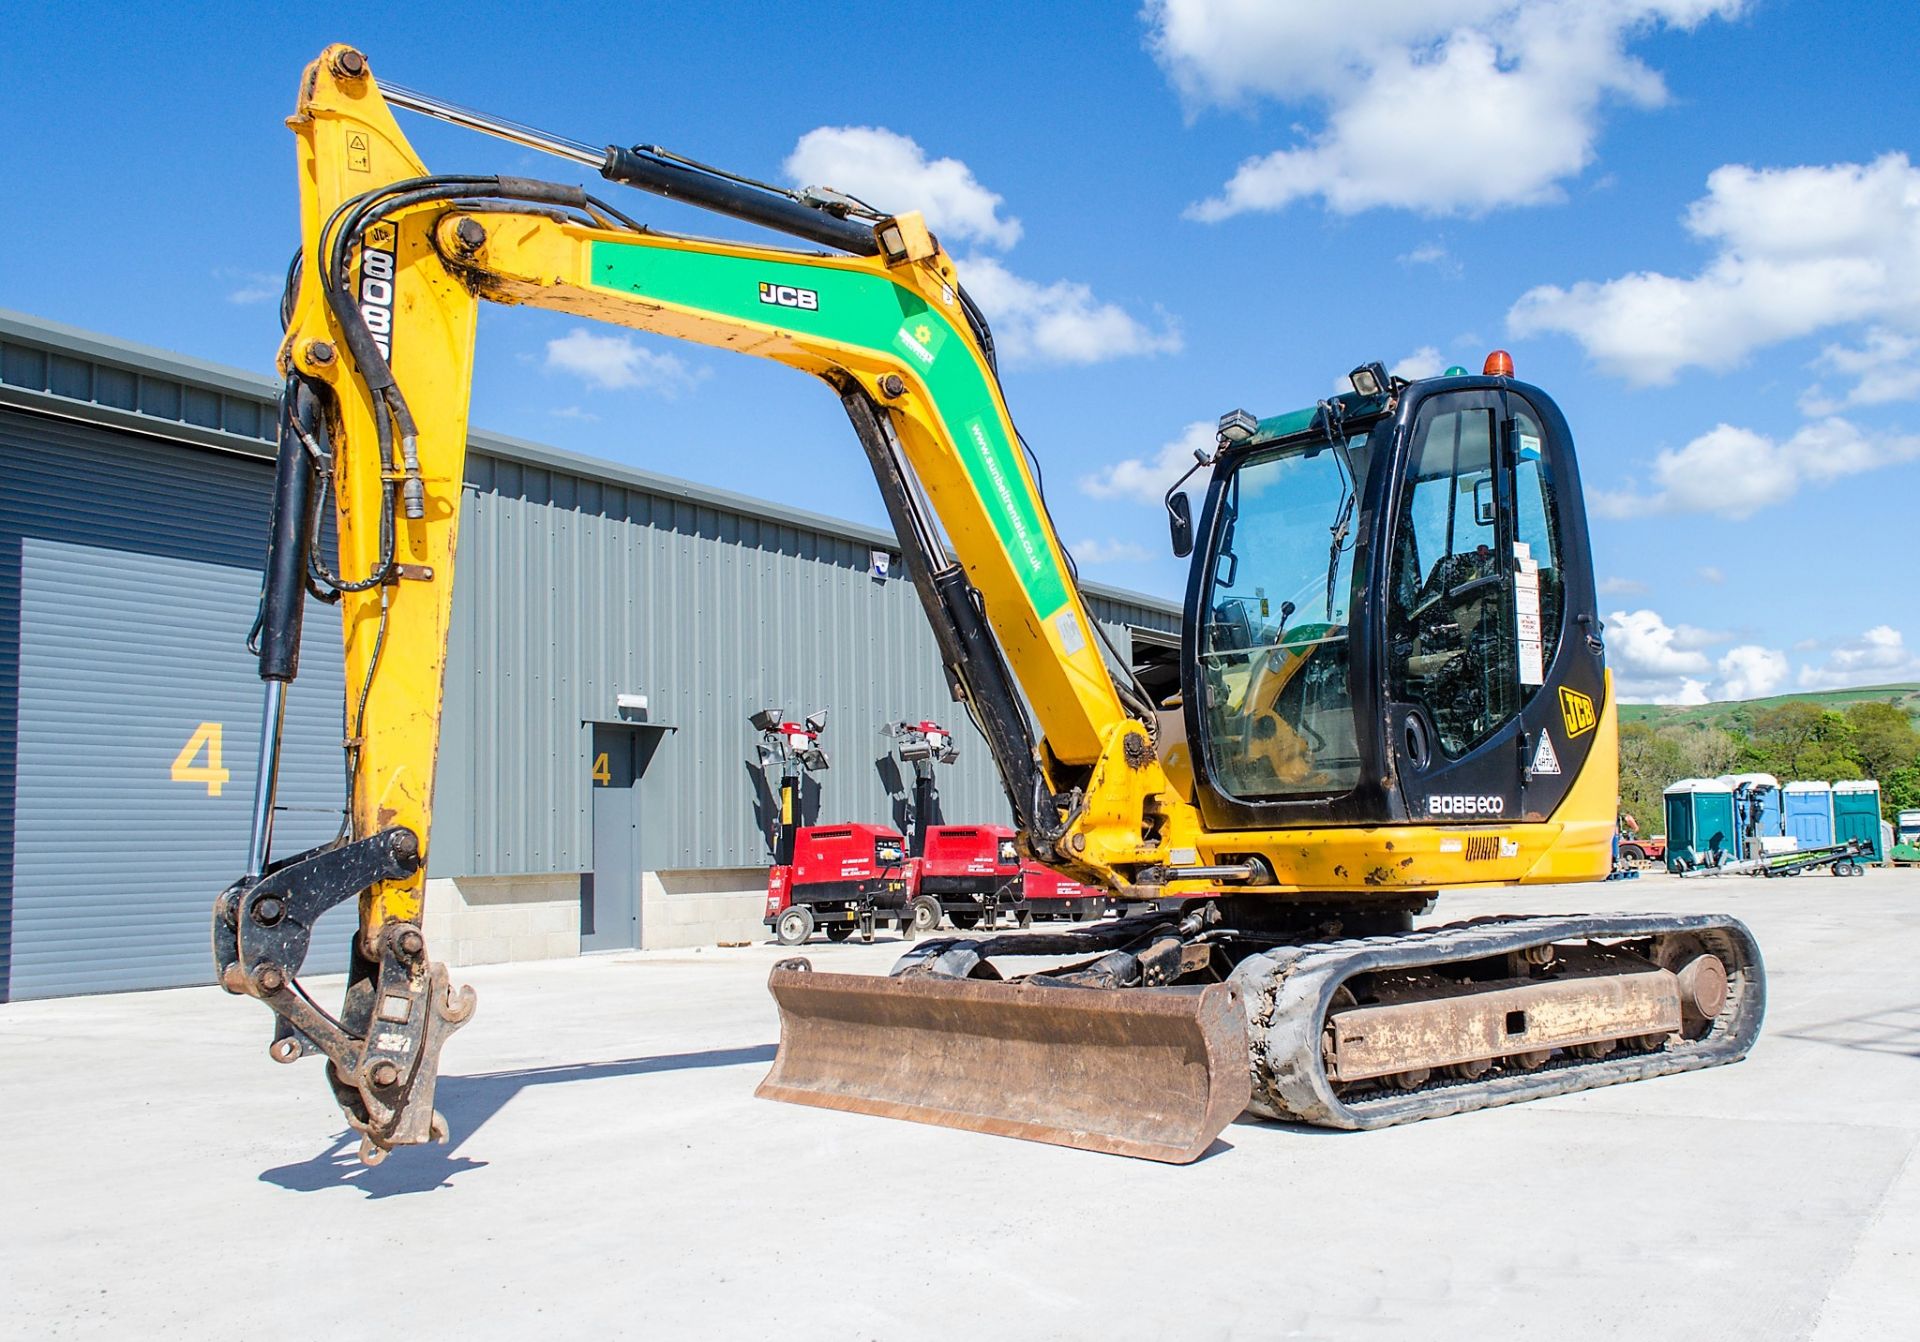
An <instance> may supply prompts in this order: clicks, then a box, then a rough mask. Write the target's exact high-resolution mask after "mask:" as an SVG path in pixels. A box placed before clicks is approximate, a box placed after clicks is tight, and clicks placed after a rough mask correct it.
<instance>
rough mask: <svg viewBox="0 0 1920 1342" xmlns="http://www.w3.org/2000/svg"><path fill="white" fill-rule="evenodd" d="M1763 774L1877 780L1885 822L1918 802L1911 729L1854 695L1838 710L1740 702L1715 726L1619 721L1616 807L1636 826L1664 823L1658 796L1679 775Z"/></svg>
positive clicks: (1916, 742) (1649, 829)
mask: <svg viewBox="0 0 1920 1342" xmlns="http://www.w3.org/2000/svg"><path fill="white" fill-rule="evenodd" d="M1728 773H1736V774H1738V773H1766V774H1772V775H1773V776H1774V777H1775V778H1778V779H1779V780H1780V781H1781V782H1782V783H1791V782H1802V781H1804V782H1821V781H1824V782H1828V783H1839V782H1843V781H1845V780H1847V779H1851V778H1877V779H1878V780H1880V813H1881V814H1882V815H1883V816H1885V817H1886V818H1887V819H1888V820H1891V819H1893V816H1894V813H1895V812H1896V811H1901V810H1912V809H1914V808H1916V807H1920V731H1916V730H1915V729H1914V726H1913V723H1912V722H1911V721H1910V720H1909V719H1908V718H1907V715H1906V714H1905V713H1904V712H1902V711H1901V710H1900V709H1899V708H1897V707H1896V706H1894V705H1893V704H1889V703H1882V702H1879V701H1874V700H1860V701H1859V702H1856V703H1852V704H1848V705H1847V707H1846V709H1845V710H1844V711H1842V710H1836V709H1831V708H1824V707H1822V706H1821V705H1819V704H1817V703H1811V702H1808V701H1806V700H1793V701H1790V702H1788V703H1784V704H1781V705H1779V706H1777V707H1772V708H1751V709H1749V708H1741V709H1736V710H1735V711H1734V712H1733V713H1732V714H1730V715H1729V716H1728V717H1727V718H1726V719H1725V721H1724V723H1723V724H1711V723H1687V724H1681V723H1675V724H1671V725H1668V726H1655V725H1654V724H1652V723H1647V722H1629V723H1623V724H1622V725H1621V727H1620V809H1621V810H1623V811H1625V812H1627V813H1628V814H1630V815H1633V816H1635V817H1636V818H1637V819H1638V820H1639V821H1640V828H1641V830H1642V831H1643V832H1644V833H1648V834H1658V833H1660V832H1661V831H1663V830H1664V829H1665V828H1666V811H1665V809H1664V803H1663V802H1662V800H1661V798H1662V795H1663V794H1664V793H1665V792H1666V789H1667V787H1668V785H1669V784H1672V783H1676V782H1678V781H1679V780H1680V779H1682V778H1717V777H1719V776H1720V775H1721V774H1728Z"/></svg>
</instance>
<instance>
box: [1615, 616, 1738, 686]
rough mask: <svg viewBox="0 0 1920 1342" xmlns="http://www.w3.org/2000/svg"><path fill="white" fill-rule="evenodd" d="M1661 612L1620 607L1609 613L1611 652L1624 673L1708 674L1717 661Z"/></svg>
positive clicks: (1639, 675) (1663, 675)
mask: <svg viewBox="0 0 1920 1342" xmlns="http://www.w3.org/2000/svg"><path fill="white" fill-rule="evenodd" d="M1686 628H1687V626H1685V625H1682V626H1681V627H1680V629H1675V628H1673V627H1672V626H1670V625H1669V624H1668V623H1667V622H1666V621H1665V620H1663V619H1661V618H1660V614H1659V612H1657V611H1651V610H1616V611H1615V612H1613V614H1611V615H1609V616H1607V629H1606V635H1607V652H1608V654H1609V656H1610V658H1611V660H1612V661H1613V662H1614V664H1615V665H1616V667H1617V668H1618V669H1619V670H1620V671H1621V673H1622V674H1624V675H1628V676H1634V677H1639V678H1645V677H1672V676H1704V675H1706V674H1708V673H1709V672H1711V671H1712V670H1713V663H1712V662H1710V661H1708V660H1707V655H1706V654H1705V653H1704V652H1701V651H1700V650H1699V648H1698V647H1697V646H1688V644H1689V643H1690V642H1691V640H1683V638H1682V635H1681V630H1682V629H1686Z"/></svg>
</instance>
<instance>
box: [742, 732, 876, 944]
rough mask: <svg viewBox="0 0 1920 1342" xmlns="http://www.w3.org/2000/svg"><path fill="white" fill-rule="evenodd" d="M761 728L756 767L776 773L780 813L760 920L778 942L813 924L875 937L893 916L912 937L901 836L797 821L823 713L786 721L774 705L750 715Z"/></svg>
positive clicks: (813, 768) (816, 756) (841, 937)
mask: <svg viewBox="0 0 1920 1342" xmlns="http://www.w3.org/2000/svg"><path fill="white" fill-rule="evenodd" d="M749 721H751V722H752V723H753V725H754V727H755V728H756V729H757V730H758V731H759V733H760V767H761V768H762V769H763V770H765V771H766V772H768V773H772V772H773V770H774V769H775V768H776V767H778V769H779V771H780V792H779V799H778V805H779V813H778V814H777V815H776V816H775V818H774V819H775V824H774V831H773V866H772V867H770V868H769V869H768V871H767V913H766V917H765V918H763V919H762V920H761V921H762V922H764V923H766V925H767V926H768V927H770V928H772V929H773V935H774V938H775V940H777V941H778V942H779V943H780V944H781V945H783V946H798V945H800V944H801V943H802V942H804V941H806V940H807V939H808V938H810V937H811V936H812V935H813V934H814V931H815V929H816V928H825V929H826V933H827V938H828V939H829V940H831V941H845V940H846V939H847V938H849V937H851V936H852V935H853V934H854V933H855V932H856V931H857V932H859V933H860V936H861V939H862V940H864V941H872V940H873V929H874V926H875V925H876V924H877V923H883V922H890V923H892V924H894V926H896V927H898V928H899V929H900V931H901V933H902V935H906V936H911V935H912V931H911V929H912V925H913V914H912V912H911V911H910V910H909V909H908V907H907V900H908V897H909V895H910V894H911V891H910V889H909V884H910V882H911V879H912V874H911V872H910V871H909V868H908V863H907V844H906V840H904V839H902V838H901V837H900V833H899V831H898V830H892V829H888V828H886V827H885V826H884V825H800V824H798V823H797V821H798V820H799V809H800V774H801V770H802V769H805V770H806V771H807V772H808V773H817V772H819V771H820V770H823V769H825V768H826V767H827V752H826V751H824V750H822V749H821V748H820V733H821V732H822V731H823V730H824V729H825V728H826V725H827V715H826V713H825V712H824V711H823V712H819V713H809V714H808V715H807V719H806V721H805V722H788V721H787V720H786V714H785V713H783V712H782V711H781V710H780V709H777V708H768V709H762V710H761V711H760V712H758V713H755V714H754V715H753V716H752V718H751V719H749Z"/></svg>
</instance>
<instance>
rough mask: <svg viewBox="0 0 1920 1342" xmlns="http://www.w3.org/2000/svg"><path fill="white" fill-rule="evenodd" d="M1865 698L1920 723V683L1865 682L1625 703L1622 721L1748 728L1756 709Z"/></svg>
mask: <svg viewBox="0 0 1920 1342" xmlns="http://www.w3.org/2000/svg"><path fill="white" fill-rule="evenodd" d="M1863 700H1873V701H1878V702H1881V703H1890V704H1893V705H1895V706H1896V707H1898V708H1900V709H1902V710H1903V711H1904V712H1905V713H1906V715H1907V716H1908V717H1909V718H1911V719H1912V720H1913V721H1914V723H1915V725H1917V726H1920V683H1915V682H1911V681H1909V682H1907V683H1906V684H1902V685H1863V686H1860V687H1859V688H1858V689H1851V690H1816V691H1811V692H1809V693H1805V694H1777V695H1774V696H1773V697H1771V698H1768V699H1729V700H1727V701H1726V702H1724V703H1717V704H1695V705H1691V706H1688V707H1680V706H1678V705H1674V704H1621V705H1620V721H1621V723H1622V724H1625V723H1629V722H1644V723H1647V724H1648V725H1649V726H1653V727H1719V728H1721V729H1723V730H1733V729H1736V728H1741V729H1744V728H1745V727H1747V726H1748V725H1749V724H1750V723H1751V722H1752V720H1753V712H1754V710H1755V709H1763V708H1779V707H1780V706H1781V705H1782V704H1790V703H1796V702H1797V703H1809V704H1819V705H1820V706H1821V707H1822V708H1831V709H1833V710H1835V711H1843V710H1845V708H1846V707H1847V705H1848V704H1857V703H1860V702H1862V701H1863Z"/></svg>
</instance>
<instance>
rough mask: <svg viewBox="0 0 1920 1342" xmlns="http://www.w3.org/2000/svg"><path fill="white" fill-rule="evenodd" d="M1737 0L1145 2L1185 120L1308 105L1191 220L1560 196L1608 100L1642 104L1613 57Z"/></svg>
mask: <svg viewBox="0 0 1920 1342" xmlns="http://www.w3.org/2000/svg"><path fill="white" fill-rule="evenodd" d="M1744 3H1745V0H1604V3H1602V2H1596V0H1351V2H1350V3H1347V4H1341V5H1329V4H1321V3H1314V0H1299V2H1298V3H1290V4H1282V3H1275V0H1150V3H1149V4H1148V5H1147V7H1146V10H1145V12H1144V16H1145V18H1146V20H1147V23H1148V26H1149V29H1150V31H1149V34H1148V45H1149V47H1150V48H1151V49H1152V51H1153V53H1154V55H1155V57H1156V58H1157V59H1158V60H1159V62H1160V64H1161V66H1162V68H1164V69H1165V70H1166V72H1167V74H1168V76H1169V77H1170V78H1171V79H1172V81H1173V83H1174V85H1175V86H1176V87H1177V88H1178V89H1179V90H1180V92H1181V95H1182V97H1183V98H1184V99H1185V101H1186V103H1187V106H1188V109H1189V111H1190V112H1192V111H1194V110H1197V109H1198V108H1201V107H1205V106H1210V105H1211V106H1224V107H1234V106H1244V105H1248V104H1252V103H1255V102H1257V101H1258V100H1260V99H1263V98H1271V99H1274V100H1277V101H1280V102H1283V103H1290V104H1299V103H1310V104H1313V105H1315V106H1316V107H1318V108H1320V109H1322V110H1323V112H1324V115H1323V116H1322V118H1321V121H1320V124H1319V125H1318V126H1317V128H1306V129H1301V128H1296V131H1295V134H1296V140H1295V143H1294V144H1293V145H1291V146H1290V147H1287V148H1282V149H1279V150H1277V151H1275V152H1273V153H1269V154H1264V155H1260V156H1257V157H1254V158H1250V159H1248V160H1247V161H1246V162H1244V163H1242V164H1241V165H1240V167H1239V170H1238V171H1237V172H1235V174H1234V175H1233V177H1232V179H1231V180H1230V181H1228V183H1227V185H1226V187H1225V188H1224V189H1223V190H1222V191H1221V193H1220V194H1219V195H1218V196H1215V197H1213V198H1212V199H1209V200H1205V201H1202V202H1200V203H1199V204H1197V205H1195V206H1193V207H1192V208H1191V210H1190V211H1189V213H1190V214H1191V215H1192V216H1193V217H1195V218H1199V219H1205V220H1218V219H1224V218H1227V217H1229V216H1231V215H1235V214H1240V213H1243V212H1245V211H1248V210H1279V209H1284V208H1286V207H1287V206H1288V205H1291V204H1293V203H1294V202H1295V201H1299V200H1302V199H1307V198H1311V197H1319V198H1320V199H1322V200H1323V201H1325V203H1326V205H1327V207H1328V208H1329V209H1332V210H1334V211H1337V212H1339V213H1343V214H1351V213H1354V212H1357V211H1360V210H1366V209H1372V208H1376V207H1382V206H1385V207H1396V208H1402V209H1410V210H1417V211H1420V212H1422V213H1425V214H1483V213H1485V212H1487V211H1489V210H1493V209H1498V208H1501V207H1505V206H1514V205H1536V204H1541V203H1543V202H1548V201H1554V200H1558V199H1561V198H1562V195H1563V189H1562V185H1561V184H1562V183H1563V182H1564V181H1565V180H1566V179H1568V178H1571V177H1574V176H1576V175H1578V174H1579V173H1580V172H1582V171H1583V170H1584V169H1585V168H1586V167H1587V165H1588V164H1589V163H1591V162H1592V161H1593V158H1594V142H1595V140H1596V139H1597V137H1598V135H1599V132H1600V125H1601V120H1602V117H1603V113H1604V111H1605V110H1606V108H1607V107H1608V106H1609V105H1610V104H1613V103H1628V104H1632V105H1635V106H1640V107H1657V106H1660V105H1661V104H1663V103H1664V102H1665V101H1666V98H1667V91H1666V86H1665V84H1664V83H1663V81H1662V80H1661V78H1660V76H1659V74H1658V73H1656V72H1655V71H1654V70H1652V69H1650V68H1649V67H1647V66H1646V65H1645V64H1643V63H1642V62H1641V61H1639V60H1638V59H1636V58H1635V57H1633V56H1630V55H1629V54H1628V53H1627V47H1628V45H1629V43H1630V42H1632V41H1633V40H1635V39H1637V38H1639V37H1642V36H1645V35H1646V34H1648V33H1650V32H1651V31H1652V30H1654V29H1656V28H1660V27H1663V26H1665V27H1673V28H1680V29H1690V28H1692V27H1694V26H1696V25H1697V24H1699V23H1701V22H1703V21H1704V20H1706V19H1708V18H1711V17H1714V16H1716V15H1718V16H1731V15H1733V14H1737V13H1738V12H1739V11H1740V10H1741V9H1742V8H1743V7H1744Z"/></svg>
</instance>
